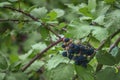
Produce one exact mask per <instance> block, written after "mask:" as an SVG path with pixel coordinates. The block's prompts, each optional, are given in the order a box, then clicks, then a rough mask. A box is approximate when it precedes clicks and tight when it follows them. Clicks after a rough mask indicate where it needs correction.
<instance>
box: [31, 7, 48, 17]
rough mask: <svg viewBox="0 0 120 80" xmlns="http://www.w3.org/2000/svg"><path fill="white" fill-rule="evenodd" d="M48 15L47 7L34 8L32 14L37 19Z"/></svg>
mask: <svg viewBox="0 0 120 80" xmlns="http://www.w3.org/2000/svg"><path fill="white" fill-rule="evenodd" d="M46 13H47V9H46V8H45V7H41V8H34V9H33V10H32V11H31V12H30V14H31V15H34V16H35V17H37V18H43V17H45V15H46Z"/></svg>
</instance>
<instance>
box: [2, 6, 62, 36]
mask: <svg viewBox="0 0 120 80" xmlns="http://www.w3.org/2000/svg"><path fill="white" fill-rule="evenodd" d="M3 8H7V9H10V10H13V11H17V12H20V13H22V14H24V15H26V16H28V17H30V18H31V19H32V20H34V21H37V22H39V20H38V18H36V17H34V16H33V15H31V14H29V13H26V12H24V11H22V10H20V9H15V8H12V7H8V6H4V7H3ZM41 24H42V25H45V23H41ZM49 25H50V26H52V25H51V24H49ZM49 30H50V31H51V32H52V33H53V34H55V35H56V36H57V37H58V38H61V37H60V36H59V35H58V34H57V33H56V32H54V31H53V30H52V29H49Z"/></svg>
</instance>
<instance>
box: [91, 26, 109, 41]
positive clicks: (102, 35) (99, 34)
mask: <svg viewBox="0 0 120 80" xmlns="http://www.w3.org/2000/svg"><path fill="white" fill-rule="evenodd" d="M92 33H93V36H94V37H95V38H96V39H97V40H99V41H100V42H101V41H103V40H104V39H106V38H107V37H108V36H109V35H108V31H107V29H105V28H101V27H94V28H93V32H92Z"/></svg>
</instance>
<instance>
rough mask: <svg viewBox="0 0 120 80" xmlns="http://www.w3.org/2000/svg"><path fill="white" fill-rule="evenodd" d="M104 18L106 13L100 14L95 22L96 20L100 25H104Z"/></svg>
mask: <svg viewBox="0 0 120 80" xmlns="http://www.w3.org/2000/svg"><path fill="white" fill-rule="evenodd" d="M104 18H105V15H100V16H98V17H97V18H96V19H95V20H93V22H96V23H98V24H99V25H104Z"/></svg>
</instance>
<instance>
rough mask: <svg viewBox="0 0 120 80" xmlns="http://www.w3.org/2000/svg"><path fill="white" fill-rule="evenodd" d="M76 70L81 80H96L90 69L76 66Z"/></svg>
mask: <svg viewBox="0 0 120 80" xmlns="http://www.w3.org/2000/svg"><path fill="white" fill-rule="evenodd" d="M75 70H76V73H77V75H78V76H79V78H80V80H94V76H93V73H92V71H91V69H90V68H88V67H87V68H84V67H82V66H78V65H75Z"/></svg>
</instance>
